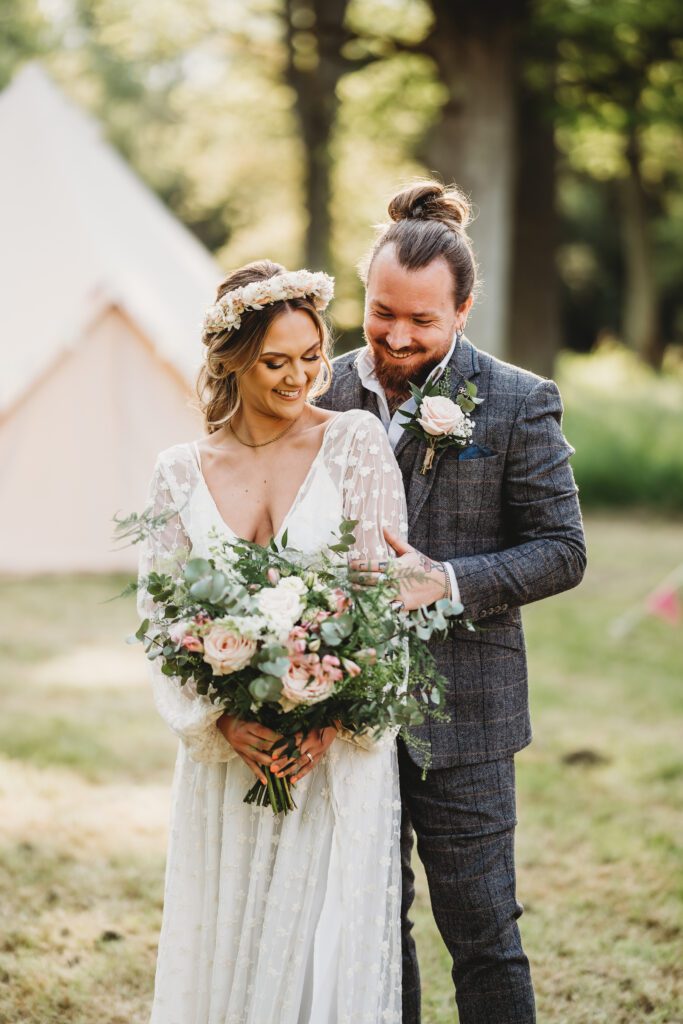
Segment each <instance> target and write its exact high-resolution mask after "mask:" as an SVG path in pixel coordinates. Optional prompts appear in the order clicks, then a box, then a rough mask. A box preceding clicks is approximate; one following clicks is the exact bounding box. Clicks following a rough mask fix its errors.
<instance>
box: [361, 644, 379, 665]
mask: <svg viewBox="0 0 683 1024" xmlns="http://www.w3.org/2000/svg"><path fill="white" fill-rule="evenodd" d="M356 658H357V659H358V661H364V662H365V664H366V665H376V664H377V651H376V650H375V648H374V647H364V648H363V649H362V650H361V651H356Z"/></svg>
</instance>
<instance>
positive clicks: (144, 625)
mask: <svg viewBox="0 0 683 1024" xmlns="http://www.w3.org/2000/svg"><path fill="white" fill-rule="evenodd" d="M148 629H149V619H143V620H142V622H141V623H140V625H139V626H138V628H137V632H136V634H135V636H136V637H137V639H138V640H142V639H143V638H144V635H145V633H146V632H147V630H148Z"/></svg>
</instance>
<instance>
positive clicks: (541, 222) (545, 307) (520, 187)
mask: <svg viewBox="0 0 683 1024" xmlns="http://www.w3.org/2000/svg"><path fill="white" fill-rule="evenodd" d="M519 95H520V105H519V115H520V125H521V130H520V132H519V135H518V139H517V175H516V177H517V183H516V189H515V211H514V232H513V239H512V274H511V281H512V288H511V298H510V316H509V321H508V322H509V334H508V337H509V350H508V352H509V358H510V359H511V360H512V362H514V363H517V364H518V365H519V366H524V367H526V368H527V369H529V370H533V371H534V372H535V373H540V374H541V375H542V376H544V377H552V375H553V364H554V362H555V356H556V355H557V352H558V349H559V347H560V312H559V295H558V282H557V268H556V264H555V252H556V248H557V235H558V225H557V213H556V209H555V139H554V132H553V124H552V120H551V117H550V115H549V114H548V115H547V116H544V113H543V100H542V98H541V97H537V96H534V95H531V94H530V93H529V92H528V90H525V89H524V88H523V87H520V93H519Z"/></svg>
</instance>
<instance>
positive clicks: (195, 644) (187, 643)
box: [180, 636, 204, 654]
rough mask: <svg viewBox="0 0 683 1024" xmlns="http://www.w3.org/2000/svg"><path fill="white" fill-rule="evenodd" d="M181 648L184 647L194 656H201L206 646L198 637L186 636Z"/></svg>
mask: <svg viewBox="0 0 683 1024" xmlns="http://www.w3.org/2000/svg"><path fill="white" fill-rule="evenodd" d="M180 646H181V647H184V648H185V650H186V651H192V652H193V653H194V654H201V652H202V651H203V650H204V645H203V644H202V642H201V640H200V639H199V637H198V636H184V637H183V639H182V640H181V643H180Z"/></svg>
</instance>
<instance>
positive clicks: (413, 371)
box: [368, 341, 451, 413]
mask: <svg viewBox="0 0 683 1024" xmlns="http://www.w3.org/2000/svg"><path fill="white" fill-rule="evenodd" d="M368 344H369V345H370V347H371V348H372V351H373V354H374V357H375V374H376V376H377V380H378V381H379V383H380V384H381V385H382V390H383V391H384V393H385V395H386V396H387V401H388V403H389V408H390V409H391V411H392V413H393V412H394V410H395V409H397V408H398V407H399V406H400V405H402V404H403V402H405V400H406V399H407V398H409V397H410V387H409V385H410V384H417V386H418V387H421V386H422V385H423V384H424V382H425V381H426V380H427V377H428V376H429V374H430V373H431V372H432V370H433V369H434V367H436V366H438V365H439V363H440V362H441V360H442V359H443V357H444V356H445V355H446V353H447V352H448V350H449V348H450V347H451V342H450V341H448V342H447V343H445V347H444V348H443V350H439V351H437V352H425V351H424V350H417V351H416V352H415V355H414V356H412V357H411V358H409V359H406V360H405V363H402V362H396V361H395V360H392V358H391V356H389V355H386V354H385V346H384V344H383V343H382V342H374V343H373V342H368Z"/></svg>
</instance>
